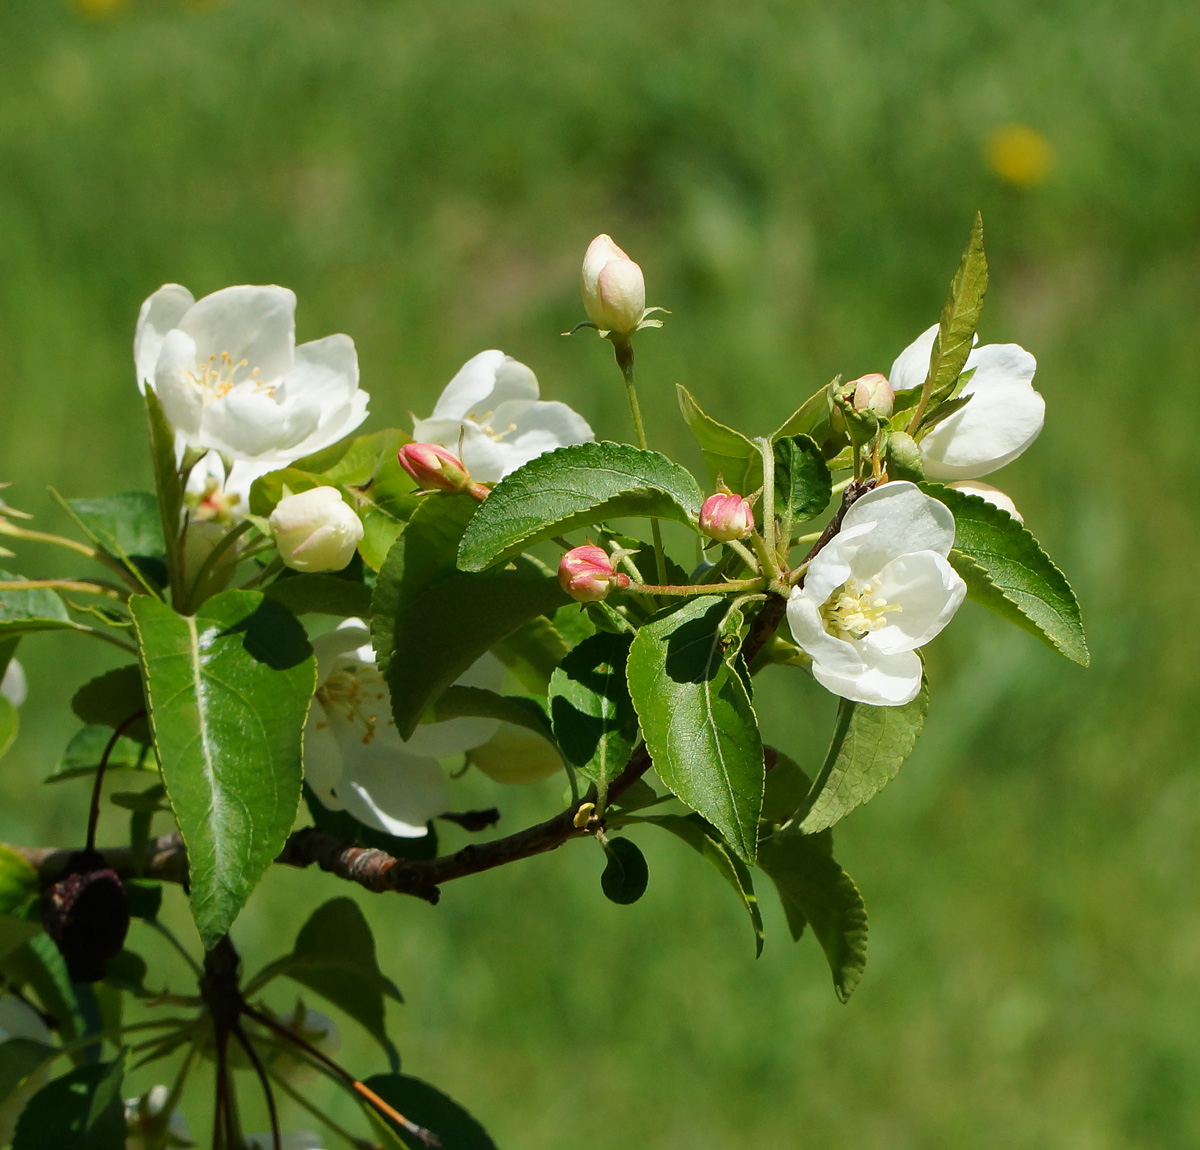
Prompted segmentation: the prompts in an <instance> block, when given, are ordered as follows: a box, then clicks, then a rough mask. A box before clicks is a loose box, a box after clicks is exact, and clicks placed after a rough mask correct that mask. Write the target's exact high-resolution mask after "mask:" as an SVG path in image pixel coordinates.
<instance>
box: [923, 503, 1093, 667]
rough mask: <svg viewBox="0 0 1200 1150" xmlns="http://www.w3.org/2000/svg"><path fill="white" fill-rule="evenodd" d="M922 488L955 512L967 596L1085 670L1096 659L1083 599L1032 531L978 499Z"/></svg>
mask: <svg viewBox="0 0 1200 1150" xmlns="http://www.w3.org/2000/svg"><path fill="white" fill-rule="evenodd" d="M921 489H922V490H923V491H925V492H927V493H928V494H930V495H932V496H933V497H934V498H935V499H939V500H941V501H942V502H943V503H944V504H945V505H946V506H947V507H949V508H950V510H951V511H952V512H954V550H953V551H951V552H950V563H951V564H952V565H953V567H954V569H955V570H956V571H957V572H958V573H959V574H960V575H961V576H962V577H963V580H964V581H965V582H966V584H967V594H968V595H969V596H970V597H971V598H972V599H974V600H975V601H976V602H978V603H982V604H983V606H985V607H987V608H989V609H990V610H992V611H995V612H996V613H997V614H998V615H1000V616H1002V617H1003V618H1005V619H1008V620H1009V621H1010V622H1012V623H1016V625H1017V626H1018V627H1020V628H1022V629H1023V630H1025V631H1028V632H1029V633H1030V634H1031V635H1035V636H1037V638H1039V639H1040V640H1041V641H1042V642H1043V643H1045V644H1046V645H1047V646H1049V647H1052V648H1054V649H1055V650H1056V651H1059V652H1061V653H1062V654H1063V655H1065V656H1066V657H1067V658H1068V659H1070V660H1071V661H1072V662H1074V663H1078V664H1079V665H1080V666H1083V667H1086V666H1087V665H1088V663H1089V661H1090V658H1091V656H1090V655H1089V654H1088V648H1087V637H1086V636H1085V635H1084V631H1083V619H1082V616H1081V613H1080V610H1079V601H1078V600H1077V599H1076V598H1075V592H1074V591H1073V590H1072V589H1071V584H1070V583H1068V582H1067V578H1066V576H1065V575H1064V574H1063V573H1062V572H1061V571H1060V570H1059V569H1058V568H1057V567H1056V566H1055V565H1054V563H1053V562H1052V560H1051V559H1050V557H1049V556H1048V555H1047V554H1046V552H1045V551H1043V550H1042V548H1041V546H1040V545H1039V543H1038V541H1037V540H1036V539H1035V538H1034V537H1033V536H1032V535H1031V534H1030V533H1029V530H1028V529H1027V528H1026V527H1024V526H1023V525H1022V524H1020V523H1018V522H1017V520H1015V519H1014V518H1013V517H1012V516H1011V515H1009V514H1008V512H1007V511H1002V510H1001V509H1000V508H999V507H996V506H994V505H993V504H991V503H988V502H987V500H985V499H982V498H980V497H979V496H978V495H968V494H967V493H966V492H964V491H956V490H955V489H954V488H952V487H943V486H942V485H941V484H937V483H923V484H921Z"/></svg>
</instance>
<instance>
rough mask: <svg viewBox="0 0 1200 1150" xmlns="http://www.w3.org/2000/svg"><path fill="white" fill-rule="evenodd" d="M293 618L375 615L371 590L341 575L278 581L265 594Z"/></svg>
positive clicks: (301, 576)
mask: <svg viewBox="0 0 1200 1150" xmlns="http://www.w3.org/2000/svg"><path fill="white" fill-rule="evenodd" d="M263 594H264V595H266V597H267V598H268V599H274V600H275V602H277V603H282V604H283V605H284V606H285V607H286V608H287V609H288V610H289V611H291V613H292V614H293V615H340V616H341V617H342V618H343V619H345V618H347V617H348V616H350V615H358V616H362V617H366V616H368V615H370V614H371V588H370V587H368V586H367V585H366V584H365V583H360V582H359V581H358V580H357V579H341V578H339V577H338V576H337V575H299V574H298V575H292V576H288V577H287V578H285V579H277V580H276V581H275V582H274V583H272V584H271V585H270V586H269V587H268V588H266V590H265V591H264V592H263Z"/></svg>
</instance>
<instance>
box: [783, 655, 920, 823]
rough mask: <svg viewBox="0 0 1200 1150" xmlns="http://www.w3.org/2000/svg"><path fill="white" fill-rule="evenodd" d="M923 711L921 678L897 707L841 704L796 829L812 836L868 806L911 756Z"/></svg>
mask: <svg viewBox="0 0 1200 1150" xmlns="http://www.w3.org/2000/svg"><path fill="white" fill-rule="evenodd" d="M928 710H929V685H928V684H927V683H926V682H925V680H924V679H922V680H921V690H920V692H919V693H918V695H917V697H916V698H915V699H913V701H912V702H911V703H905V704H904V706H902V707H870V706H868V705H867V704H866V703H850V702H847V701H846V700H842V703H841V706H840V707H839V710H838V720H839V721H838V724H837V726H836V728H835V733H834V741H833V744H832V745H831V746H830V748H829V755H828V756H827V758H826V761H825V765H824V767H823V768H822V770H821V774H820V775H819V776H818V778H817V781H816V783H815V784H814V785H813V789H812V791H811V792H810V793H809V796H808V798H807V799H806V801H805V805H806V806H807V807H808V810H807V811H806V812H804V813H803V815H802V817H801V822H800V829H801V830H802V831H803V832H804V833H805V834H815V833H816V832H817V831H822V830H825V828H826V827H831V826H833V824H834V823H836V822H837V821H838V820H839V819H843V818H845V817H846V815H848V814H849V813H850V812H851V811H852V810H854V808H855V807H858V806H861V805H862V804H863V803H866V802H870V801H871V799H873V798H874V797H875V796H876V795H877V794H878V793H879V792H880V791H881V790H882V789H883V788H884V787H885V786H886V785H887V784H888V783H890V782H891V781H892V779H894V778H895V777H896V775H897V773H898V772H899V770H900V767H901V765H902V764H903V763H904V760H905V759H907V758H908V756H909V755H910V754H911V753H912V749H913V747H914V746H916V742H917V736H918V735H920V733H921V728H922V726H923V725H924V723H925V714H926V712H927V711H928ZM839 739H840V741H839ZM797 813H798V814H799V813H800V812H797Z"/></svg>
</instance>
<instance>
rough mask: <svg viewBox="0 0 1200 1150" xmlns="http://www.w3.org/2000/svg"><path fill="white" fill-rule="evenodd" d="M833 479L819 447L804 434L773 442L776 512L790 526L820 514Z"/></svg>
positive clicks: (831, 488)
mask: <svg viewBox="0 0 1200 1150" xmlns="http://www.w3.org/2000/svg"><path fill="white" fill-rule="evenodd" d="M832 490H833V479H832V478H831V477H830V474H829V465H828V464H827V463H826V462H825V458H824V456H822V454H821V449H820V448H819V447H818V446H817V445H816V444H815V443H814V442H813V441H812V440H811V439H809V437H808V436H807V435H790V436H786V437H785V438H783V439H780V440H777V441H776V443H775V514H776V515H777V516H778V517H779V518H781V519H783V520H784V522H785V523H786V524H788V525H789V526H790V524H792V523H796V522H803V521H804V520H806V519H812V518H814V517H815V516H817V515H820V514H821V512H822V511H824V510H825V508H826V507H827V506H828V505H829V498H830V494H831V493H832Z"/></svg>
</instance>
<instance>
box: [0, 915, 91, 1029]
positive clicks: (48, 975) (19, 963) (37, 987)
mask: <svg viewBox="0 0 1200 1150" xmlns="http://www.w3.org/2000/svg"><path fill="white" fill-rule="evenodd" d="M38 925H39V926H40V924H38ZM0 973H3V974H4V976H5V978H7V979H8V980H9V981H10V982H12V983H14V984H15V985H16V986H28V987H29V988H30V989H31V990H32V991H33V992H34V994H36V995H37V998H38V1001H39V1002H40V1003H41V1005H42V1009H43V1010H44V1011H45V1012H46V1013H47V1014H49V1015H50V1016H51V1017H52V1018H53V1019H54V1021H55V1023H56V1025H57V1026H58V1028H59V1030H60V1032H61V1034H62V1037H63V1039H64V1040H65V1041H67V1042H71V1041H73V1040H74V1039H76V1038H78V1037H79V1035H80V1023H81V1017H80V1015H81V1011H80V1004H79V999H78V996H77V995H76V992H75V991H76V988H75V987H74V986H73V985H72V983H71V980H70V978H68V977H67V964H66V962H65V960H64V959H63V956H62V955H61V954H60V953H59V950H58V947H57V946H55V945H54V940H53V939H52V938H51V937H50V936H49V935H48V934H42V933H39V934H37V935H35V936H34V937H33V938H31V939H30V940H29V941H28V942H26V943H25V944H24V945H23V946H18V947H16V948H15V949H13V950H12V951H10V952H9V953H8V954H4V953H3V947H0Z"/></svg>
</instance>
